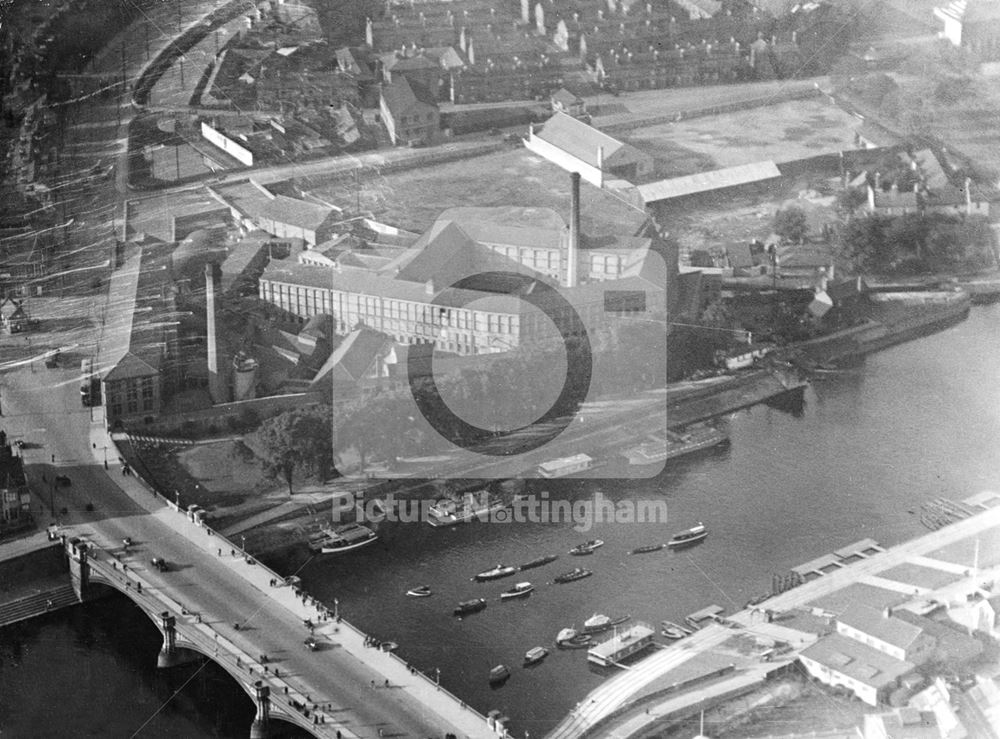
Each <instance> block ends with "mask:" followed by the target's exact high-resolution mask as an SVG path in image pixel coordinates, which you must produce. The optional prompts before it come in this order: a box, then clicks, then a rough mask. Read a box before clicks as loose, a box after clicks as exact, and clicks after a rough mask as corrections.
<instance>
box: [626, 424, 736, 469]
mask: <svg viewBox="0 0 1000 739" xmlns="http://www.w3.org/2000/svg"><path fill="white" fill-rule="evenodd" d="M728 441H729V435H728V434H727V433H726V432H725V431H723V430H722V429H719V428H716V427H715V426H712V425H710V424H697V425H695V426H691V427H688V428H686V429H683V430H682V431H667V435H666V438H663V437H655V438H653V439H652V440H651V441H647V442H644V443H642V444H639V445H637V446H634V447H629V448H628V449H626V450H625V451H624V452H623V454H624V455H625V457H626V458H627V459H628V461H629V464H633V465H650V464H657V463H661V462H665V461H666V460H669V459H674V458H675V457H682V456H684V455H686V454H691V453H693V452H698V451H701V450H703V449H711V448H712V447H714V446H718V445H719V444H724V443H726V442H728Z"/></svg>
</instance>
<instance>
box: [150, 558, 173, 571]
mask: <svg viewBox="0 0 1000 739" xmlns="http://www.w3.org/2000/svg"><path fill="white" fill-rule="evenodd" d="M149 562H150V564H151V565H153V567H155V568H156V569H158V570H159V571H160V572H168V571H169V570H170V565H168V564H167V561H166V560H165V559H163V557H153V558H152V559H151V560H150V561H149Z"/></svg>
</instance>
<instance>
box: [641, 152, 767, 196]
mask: <svg viewBox="0 0 1000 739" xmlns="http://www.w3.org/2000/svg"><path fill="white" fill-rule="evenodd" d="M780 176H781V171H780V170H779V169H778V166H777V165H776V164H775V163H774V162H772V161H765V162H754V163H753V164H740V165H738V166H736V167H726V168H725V169H715V170H712V171H711V172H698V173H696V174H689V175H686V176H684V177H672V178H671V179H669V180H659V181H658V182H650V183H648V184H646V185H639V188H638V189H639V195H640V196H641V197H642V200H643V202H645V203H654V202H656V201H657V200H669V199H671V198H679V197H682V196H684V195H693V194H694V193H699V192H709V191H711V190H719V189H721V188H723V187H733V186H734V185H745V184H747V183H749V182H759V181H761V180H769V179H771V178H772V177H780Z"/></svg>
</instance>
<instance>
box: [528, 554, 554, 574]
mask: <svg viewBox="0 0 1000 739" xmlns="http://www.w3.org/2000/svg"><path fill="white" fill-rule="evenodd" d="M557 559H559V555H558V554H546V555H545V556H544V557H539V558H538V559H533V560H531V561H530V562H525V563H524V564H523V565H521V567H520V568H519V569H521V570H531V569H534V568H535V567H541V566H542V565H547V564H549V563H550V562H555V561H556V560H557Z"/></svg>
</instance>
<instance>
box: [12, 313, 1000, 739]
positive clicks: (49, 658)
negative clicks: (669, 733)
mask: <svg viewBox="0 0 1000 739" xmlns="http://www.w3.org/2000/svg"><path fill="white" fill-rule="evenodd" d="M998 366H1000V306H986V307H977V308H975V309H974V310H973V312H972V314H971V316H970V318H969V319H968V320H967V321H965V322H964V323H961V324H959V325H957V326H954V327H952V328H949V329H947V330H946V331H944V332H941V333H939V334H935V335H933V336H929V337H926V338H923V339H920V340H918V341H914V342H910V343H907V344H903V345H901V346H897V347H894V348H892V349H889V350H886V351H884V352H882V353H880V354H877V355H874V356H872V357H869V358H868V360H867V361H866V362H865V363H864V364H863V365H861V366H859V367H857V368H853V369H850V370H846V371H844V372H843V373H839V374H832V375H827V376H825V378H824V379H823V380H822V381H818V382H815V383H814V384H813V385H812V387H810V388H809V389H808V390H807V391H806V394H805V398H804V403H803V405H802V407H801V408H800V409H797V410H796V411H795V412H788V411H787V410H778V409H775V408H770V407H767V406H758V407H755V408H752V409H750V410H748V411H743V412H740V413H738V414H736V415H734V416H733V417H732V418H730V419H728V421H727V423H728V424H729V429H730V432H731V438H732V443H731V445H730V446H729V447H728V448H721V449H717V450H714V451H711V452H708V453H703V454H701V455H699V456H697V457H693V458H689V459H687V460H682V461H681V462H680V463H679V464H675V465H672V466H671V467H670V468H669V469H668V471H667V472H665V473H664V474H663V475H661V476H660V477H658V478H656V479H651V480H641V481H632V482H614V481H608V480H600V481H594V482H587V481H582V482H581V481H565V480H564V481H558V482H552V481H547V482H546V483H545V484H544V485H540V484H532V490H533V491H534V492H539V491H541V490H542V489H545V490H546V491H548V492H549V494H550V497H551V498H559V497H568V498H571V499H574V500H579V499H588V498H592V497H593V496H594V495H595V493H596V492H600V493H602V494H603V495H605V496H607V497H608V498H609V499H611V500H614V501H626V502H637V501H639V500H652V501H665V502H666V505H667V511H668V521H667V523H665V524H663V523H659V524H656V523H633V524H626V523H603V524H598V525H595V526H594V528H593V529H591V530H587V531H582V530H575V529H574V524H573V522H571V521H570V522H563V523H548V524H543V523H524V524H506V525H499V524H496V525H490V524H481V523H477V524H469V525H462V526H457V527H453V528H450V529H433V528H431V527H429V526H426V525H418V524H392V525H389V526H384V527H383V529H382V531H381V532H380V533H381V534H382V536H381V543H380V544H379V545H376V546H374V547H370V548H368V549H363V550H359V551H358V552H355V553H352V554H350V555H346V556H343V557H341V558H333V557H329V558H326V559H317V560H313V561H312V562H310V563H309V564H308V565H307V566H306V567H305V568H304V569H303V570H302V571H301V572H300V575H301V576H302V577H303V580H304V583H305V587H306V589H307V590H309V591H310V592H311V593H313V594H314V595H316V596H318V597H320V598H322V599H324V600H326V601H327V602H328V603H330V604H331V605H332V603H333V599H334V598H337V599H338V600H339V605H340V610H341V613H342V614H343V615H344V616H345V617H346V618H348V619H349V620H351V621H353V622H355V623H356V624H358V625H359V626H361V627H362V628H364V629H365V630H367V631H369V632H371V633H372V634H374V635H375V636H376V637H378V638H381V639H391V640H393V641H396V642H398V643H399V644H400V647H399V654H400V656H402V657H403V658H404V659H406V660H408V661H409V662H411V663H412V664H414V665H415V666H416V667H418V668H420V669H423V670H425V671H427V672H428V673H430V674H434V671H435V670H436V669H440V675H441V683H442V685H443V686H445V687H447V688H448V689H450V690H451V691H453V692H454V693H456V694H457V695H459V696H460V697H461V698H462V699H464V700H466V701H467V702H468V703H469V704H471V705H472V706H474V707H476V708H477V709H479V710H481V711H483V712H485V711H487V710H489V709H492V708H497V709H499V710H501V711H502V712H503V713H506V714H507V715H509V716H511V717H512V723H511V727H512V729H513V731H514V734H515V735H516V736H519V737H520V736H523V735H524V733H525V732H528V733H529V734H530V736H533V737H540V736H542V735H543V734H544V733H545V732H546V731H547V730H549V729H550V728H552V727H553V726H554V725H555V723H556V722H557V721H558V720H559V718H560V717H561V716H563V715H564V714H565V713H566V712H567V711H568V710H569V709H570V708H571V707H572V706H573V705H574V704H575V703H576V702H577V701H579V700H581V699H582V698H583V696H584V695H585V694H586V693H587V691H589V690H590V689H591V688H593V687H595V686H596V685H598V684H599V683H600V682H601V680H602V679H604V674H603V673H601V672H599V671H597V670H596V669H593V668H591V667H589V666H588V665H587V663H586V653H585V651H582V650H581V651H568V652H562V651H555V650H553V654H552V655H550V657H549V658H548V659H547V660H546V661H545V662H544V663H543V664H541V665H540V666H537V667H535V668H532V669H522V668H521V666H520V665H521V658H522V655H523V654H524V652H525V651H526V650H527V649H529V648H530V647H532V646H535V645H544V646H552V644H553V641H554V638H555V635H556V633H557V632H558V631H559V630H560V629H561V628H563V627H567V626H572V625H576V626H578V627H579V626H581V625H582V622H583V621H584V620H585V619H586V618H588V617H589V616H591V615H593V614H594V613H595V612H600V613H607V614H609V615H618V614H631V615H632V616H633V617H635V618H637V619H641V620H644V621H647V622H649V623H652V624H658V623H659V622H660V621H661V620H663V619H665V618H668V619H671V620H679V619H680V618H682V617H683V616H684V615H685V614H687V613H690V612H692V611H694V610H697V609H699V608H702V607H704V606H706V605H709V604H712V603H717V604H718V605H721V606H724V607H726V608H727V609H736V608H739V607H742V605H743V604H744V603H745V602H746V600H747V599H749V598H750V597H752V596H754V595H757V594H758V593H761V592H764V591H767V590H768V589H769V588H770V586H771V580H772V575H774V574H783V573H786V572H787V571H788V569H789V568H790V567H792V566H794V565H797V564H800V563H802V562H804V561H806V560H809V559H812V558H814V557H817V556H819V555H821V554H825V553H827V552H830V551H833V550H834V549H838V548H840V547H841V546H843V545H845V544H848V543H851V542H853V541H857V540H859V539H862V538H866V537H871V538H873V539H875V540H877V541H879V542H880V543H882V544H883V545H892V544H895V543H898V542H900V541H903V540H905V539H908V538H911V537H913V536H915V535H918V534H920V533H922V532H923V531H925V529H923V527H922V526H921V525H920V522H919V519H918V516H917V515H915V514H917V513H919V508H920V503H921V502H922V501H924V500H927V499H930V498H935V497H942V496H943V497H951V498H955V499H960V498H964V497H967V496H968V495H971V494H973V493H975V492H978V491H981V490H986V489H1000V468H998V466H997V465H996V464H995V458H996V456H995V455H996V449H997V448H998V447H997V444H998V442H1000V403H997V402H996V398H997V392H996V389H995V387H994V385H995V383H996V382H997V380H998V377H997V370H996V368H997V367H998ZM698 521H703V522H705V523H706V525H708V527H709V528H710V531H711V535H710V536H709V538H708V540H707V541H706V542H705V543H704V544H702V545H699V546H697V547H695V548H692V549H690V550H688V551H686V552H682V553H677V552H668V551H665V550H664V551H661V552H654V553H650V554H643V555H632V556H630V555H629V554H628V552H629V551H630V550H631V549H633V548H634V547H636V546H640V545H642V544H646V543H655V542H659V541H664V540H665V539H666V538H669V535H670V534H671V533H673V532H675V531H676V530H679V529H682V528H686V527H688V526H690V525H693V524H694V523H696V522H698ZM591 538H601V539H603V540H604V541H605V545H604V546H603V547H602V548H600V549H598V550H597V551H596V552H595V553H594V554H593V555H591V556H589V557H585V558H578V557H570V556H568V555H567V554H566V552H567V550H568V549H569V548H570V547H571V546H573V545H574V544H577V543H579V542H582V541H585V540H588V539H591ZM550 553H552V554H559V555H560V558H559V560H558V561H557V562H555V563H553V564H550V565H547V566H545V567H542V568H539V569H536V570H532V571H529V572H526V573H524V574H523V575H521V576H518V577H517V578H511V579H506V580H500V581H497V582H493V583H475V582H470V581H469V578H470V577H471V576H472V575H473V574H475V573H476V572H478V571H479V570H483V569H487V568H489V567H491V566H492V565H494V564H496V563H497V562H504V563H508V564H517V563H520V562H526V561H528V560H529V559H532V558H534V557H536V556H540V555H543V554H550ZM576 565H586V566H587V567H589V568H590V569H592V570H593V571H594V573H595V574H594V576H593V577H590V578H588V579H586V580H583V581H580V582H576V583H571V584H566V585H555V584H552V582H551V581H552V578H553V576H554V575H556V574H558V573H560V572H562V571H565V570H568V569H570V568H571V567H573V566H576ZM519 579H530V580H531V581H532V582H534V583H535V585H536V587H537V591H536V592H535V593H533V594H532V595H531V596H530V597H529V598H528V599H526V600H523V601H516V602H512V603H500V602H499V600H498V597H497V596H498V595H499V593H500V592H501V591H502V590H504V589H506V588H507V587H509V586H510V585H511V584H513V582H515V581H516V580H519ZM423 583H426V584H428V585H431V586H432V587H433V589H434V591H435V595H434V597H431V598H425V599H412V598H407V597H406V596H405V595H404V593H405V591H406V590H407V588H409V587H412V586H414V585H416V584H423ZM473 597H485V598H487V599H488V600H489V606H488V608H487V609H486V610H485V611H484V612H482V613H478V614H475V615H472V616H469V617H467V618H465V619H463V620H457V619H455V618H453V617H452V615H451V610H452V608H453V607H454V606H455V604H456V603H457V602H458V601H459V600H464V599H468V598H473ZM114 602H115V603H117V604H118V605H120V602H119V601H114ZM116 613H117V614H119V615H114V614H116ZM94 614H97V615H94ZM109 621H113V622H114V627H113V628H112V627H109V626H107V625H106V623H107V622H109ZM144 621H145V617H144V616H142V615H141V614H139V613H137V612H135V611H134V610H131V609H126V610H122V609H114V608H109V607H108V606H107V605H106V604H100V603H97V604H89V605H87V606H85V607H78V608H74V609H70V610H69V611H66V612H63V613H60V614H54V615H52V616H48V617H46V618H44V619H40V620H38V621H36V622H31V623H29V624H26V625H23V626H20V627H16V628H15V629H7V630H5V631H4V632H3V633H0V657H2V659H3V663H2V664H0V696H2V699H0V700H2V701H3V705H2V707H0V730H2V731H4V732H5V734H6V735H7V736H13V737H17V736H33V737H36V736H46V735H48V736H59V735H65V733H64V730H65V727H66V726H67V721H70V720H75V717H81V716H82V717H88V716H93V715H95V714H100V719H101V721H102V722H103V723H100V724H94V726H98V725H99V726H101V727H102V730H101V731H99V732H96V733H95V732H94V731H89V732H88V730H87V725H86V724H82V725H81V724H77V725H78V726H80V731H78V732H75V733H76V735H81V736H85V735H103V736H127V735H130V734H132V732H134V731H135V730H136V729H137V728H138V727H139V725H141V724H142V723H143V722H144V721H145V720H146V719H148V718H151V717H152V720H151V721H150V723H149V724H148V725H145V727H144V728H143V730H142V731H141V732H140V735H141V736H161V735H162V736H168V735H169V736H186V737H213V736H239V737H243V736H246V727H247V726H248V725H249V721H250V719H251V718H252V708H251V705H250V702H249V700H247V699H245V698H244V697H242V696H241V695H240V694H239V693H238V691H236V690H235V688H233V687H232V685H231V684H230V685H228V686H227V685H226V682H227V681H226V679H225V677H224V676H222V675H219V674H218V673H215V672H213V673H210V675H211V676H210V677H205V678H202V677H200V676H199V677H198V678H196V679H192V680H191V684H192V685H193V686H194V687H193V688H191V689H189V690H188V691H186V692H184V693H182V697H181V699H180V700H177V699H175V700H173V701H168V697H169V696H170V694H171V692H172V689H173V687H175V684H176V683H178V682H183V681H184V680H187V679H188V677H189V676H190V674H191V673H190V672H189V673H184V674H183V675H176V674H169V673H168V674H167V675H160V674H158V673H157V672H156V669H155V653H156V649H157V648H158V646H159V640H158V634H157V633H156V630H155V629H154V628H153V627H152V625H151V624H148V623H143V622H144ZM499 663H506V664H508V665H510V666H511V668H512V671H513V675H512V677H511V679H510V680H509V681H508V682H507V683H506V685H505V686H503V687H502V688H499V689H496V690H494V689H491V688H490V687H489V685H488V682H487V675H488V672H489V669H490V667H492V666H493V665H496V664H499ZM199 680H201V681H202V682H199ZM206 680H207V681H208V682H205V681H206ZM71 685H79V686H81V689H80V690H69V689H67V688H69V686H71ZM199 686H200V687H199ZM208 694H211V695H212V696H213V699H212V700H211V701H208V700H204V697H205V696H206V695H208ZM163 705H166V710H160V707H161V706H163ZM111 706H114V707H115V708H116V710H114V711H110V710H105V711H103V712H102V711H100V710H99V709H100V707H111ZM46 707H50V708H46ZM95 720H96V719H95Z"/></svg>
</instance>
